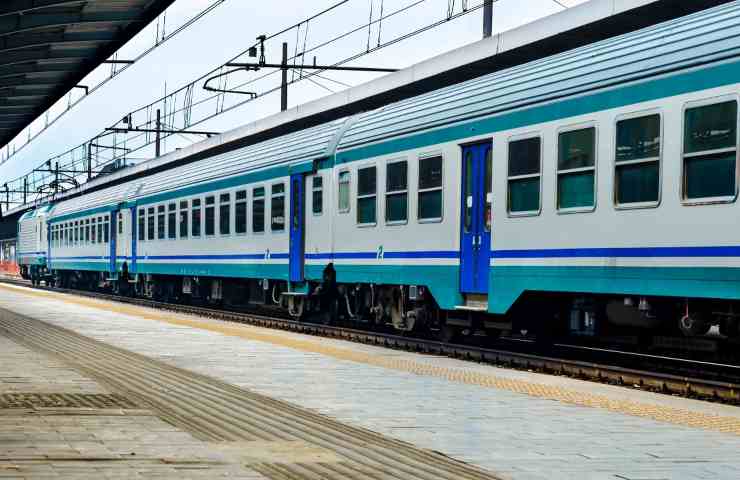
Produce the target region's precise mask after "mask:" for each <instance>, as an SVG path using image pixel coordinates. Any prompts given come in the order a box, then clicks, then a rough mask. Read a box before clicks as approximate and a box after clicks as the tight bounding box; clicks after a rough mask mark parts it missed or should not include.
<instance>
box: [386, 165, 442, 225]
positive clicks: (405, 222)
mask: <svg viewBox="0 0 740 480" xmlns="http://www.w3.org/2000/svg"><path fill="white" fill-rule="evenodd" d="M442 161H444V160H442ZM397 163H405V164H406V190H393V191H390V192H389V191H388V167H389V166H391V165H395V164H397ZM410 166H411V162H409V160H408V158H407V157H397V158H392V159H390V160H388V161H387V162H385V171H384V173H385V175H384V180H385V185H384V187H385V188H384V189H383V220H384V224H385V225H387V226H389V227H393V226H397V225H408V223H409V213H410V212H411V209H410V208H409V203H410V200H411V195H410V191H411V189H410V188H409V177H410V176H411V175H410V173H411V168H410ZM443 170H444V168H443ZM443 173H444V171H443ZM404 193H405V194H406V220H388V196H390V195H401V194H404Z"/></svg>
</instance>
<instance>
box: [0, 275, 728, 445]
mask: <svg viewBox="0 0 740 480" xmlns="http://www.w3.org/2000/svg"><path fill="white" fill-rule="evenodd" d="M0 288H4V289H12V290H13V291H15V292H18V293H22V294H26V295H33V296H38V297H46V298H54V299H56V300H63V301H65V302H67V303H74V304H77V305H82V306H86V307H92V308H102V309H104V310H107V311H113V312H116V313H121V314H124V315H132V316H136V317H139V318H146V319H148V320H155V321H159V322H165V323H168V324H172V325H179V326H184V327H191V328H198V329H201V330H208V331H212V332H218V333H221V334H223V335H228V336H233V337H239V338H244V339H248V340H255V341H260V342H266V343H270V344H273V345H279V346H282V347H288V348H292V349H295V350H300V351H303V352H311V353H318V354H321V355H326V356H328V357H332V358H336V359H338V360H347V361H351V362H357V363H362V364H365V365H372V366H376V367H381V368H387V369H391V370H396V371H401V372H407V373H412V374H415V375H426V376H430V377H437V378H443V379H445V380H448V381H451V382H456V383H462V384H466V385H476V386H481V387H489V388H496V389H501V390H507V391H510V392H515V393H521V394H525V395H529V396H533V397H539V398H544V399H548V400H556V401H560V402H564V403H569V404H573V405H581V406H585V407H594V408H602V409H606V410H609V411H612V412H619V413H623V414H627V415H632V416H636V417H645V418H650V419H653V420H657V421H659V422H666V423H671V424H675V425H682V426H687V427H693V428H702V429H707V430H714V431H719V432H723V433H730V434H735V435H740V418H737V417H732V416H722V415H715V414H708V413H701V412H694V411H691V410H685V409H680V408H673V407H666V406H662V405H653V404H648V403H642V402H635V401H631V400H623V399H614V398H609V397H608V396H606V395H600V394H594V393H587V392H582V391H575V390H569V389H567V388H564V387H560V386H552V385H543V384H540V383H535V382H529V381H525V380H517V379H510V378H501V377H498V376H496V375H493V374H490V373H482V372H475V371H468V370H464V369H460V368H450V367H440V366H436V365H431V364H429V363H426V362H417V361H415V360H411V359H408V358H394V357H387V356H383V355H376V354H373V353H367V352H360V351H356V350H352V349H347V348H339V347H335V346H331V345H325V344H322V343H320V342H319V341H315V340H304V339H300V338H296V335H295V334H291V335H286V334H284V333H282V332H279V331H272V330H270V329H266V328H262V327H255V326H253V325H236V324H232V323H226V322H223V323H221V322H213V321H207V320H198V319H196V318H194V317H186V316H178V317H172V316H171V315H172V314H171V313H170V314H169V315H167V314H165V313H163V312H158V311H156V310H153V309H151V308H147V307H139V306H134V305H127V304H123V303H116V302H111V301H105V300H95V299H88V298H84V297H76V296H72V295H61V294H57V293H51V292H42V291H38V290H27V289H23V288H19V287H12V286H7V285H2V284H0Z"/></svg>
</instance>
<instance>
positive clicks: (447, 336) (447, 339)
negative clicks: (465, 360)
mask: <svg viewBox="0 0 740 480" xmlns="http://www.w3.org/2000/svg"><path fill="white" fill-rule="evenodd" d="M459 334H460V328H459V327H455V326H453V325H442V328H440V329H439V331H438V332H437V340H439V341H440V342H442V343H452V342H454V341H455V340H456V339H457V337H458V336H459Z"/></svg>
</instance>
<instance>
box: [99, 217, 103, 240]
mask: <svg viewBox="0 0 740 480" xmlns="http://www.w3.org/2000/svg"><path fill="white" fill-rule="evenodd" d="M98 243H103V217H98Z"/></svg>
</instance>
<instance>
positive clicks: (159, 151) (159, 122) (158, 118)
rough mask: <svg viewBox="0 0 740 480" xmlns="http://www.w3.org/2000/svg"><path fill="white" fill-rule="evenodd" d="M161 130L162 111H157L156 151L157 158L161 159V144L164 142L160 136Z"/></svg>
mask: <svg viewBox="0 0 740 480" xmlns="http://www.w3.org/2000/svg"><path fill="white" fill-rule="evenodd" d="M160 130H162V111H161V110H159V109H157V146H156V151H155V156H157V157H159V155H160V153H161V150H160V148H161V146H160V142H161V141H162V137H161V136H160Z"/></svg>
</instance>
